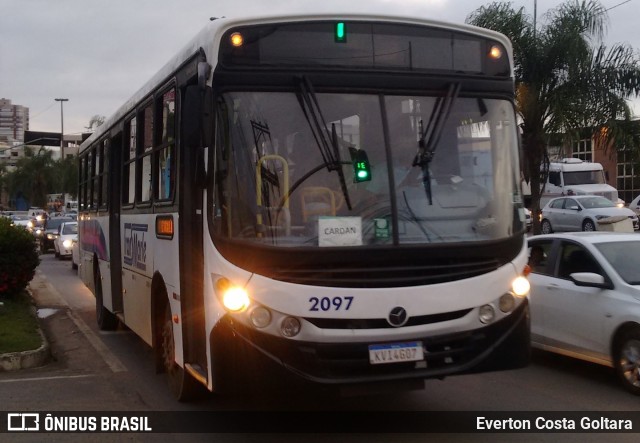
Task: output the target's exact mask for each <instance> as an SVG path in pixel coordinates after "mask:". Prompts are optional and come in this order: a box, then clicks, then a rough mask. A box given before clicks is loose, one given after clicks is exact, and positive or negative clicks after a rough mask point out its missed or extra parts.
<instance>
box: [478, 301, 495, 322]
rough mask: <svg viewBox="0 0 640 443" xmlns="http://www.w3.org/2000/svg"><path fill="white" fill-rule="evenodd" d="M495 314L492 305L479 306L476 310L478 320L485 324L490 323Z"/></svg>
mask: <svg viewBox="0 0 640 443" xmlns="http://www.w3.org/2000/svg"><path fill="white" fill-rule="evenodd" d="M495 316H496V312H495V310H494V309H493V306H491V305H483V306H480V311H479V312H478V319H479V320H480V322H482V323H484V324H485V325H486V324H487V323H491V322H492V321H493V319H494V317H495Z"/></svg>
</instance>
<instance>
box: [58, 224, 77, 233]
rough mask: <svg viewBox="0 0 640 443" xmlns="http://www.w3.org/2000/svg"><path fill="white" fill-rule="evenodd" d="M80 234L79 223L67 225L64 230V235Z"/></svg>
mask: <svg viewBox="0 0 640 443" xmlns="http://www.w3.org/2000/svg"><path fill="white" fill-rule="evenodd" d="M77 233H78V224H77V223H65V225H64V226H63V228H62V234H64V235H69V234H77Z"/></svg>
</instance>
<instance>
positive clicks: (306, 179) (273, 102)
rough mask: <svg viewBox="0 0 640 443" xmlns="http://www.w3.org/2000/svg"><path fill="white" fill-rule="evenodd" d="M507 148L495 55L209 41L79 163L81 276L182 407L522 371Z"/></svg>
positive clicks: (299, 30) (450, 31)
mask: <svg viewBox="0 0 640 443" xmlns="http://www.w3.org/2000/svg"><path fill="white" fill-rule="evenodd" d="M518 144H519V140H518V132H517V121H516V113H515V110H514V82H513V67H512V53H511V46H510V43H509V41H508V40H507V39H506V38H505V37H504V36H502V35H500V34H497V33H494V32H490V31H487V30H482V29H478V28H473V27H468V26H460V25H449V24H443V23H439V22H432V21H427V20H421V19H417V18H394V17H386V16H372V15H366V16H357V15H350V16H344V17H335V16H331V17H330V16H325V15H305V16H301V15H298V16H280V17H266V18H265V17H263V18H243V19H218V20H215V21H212V22H210V23H209V24H208V26H207V27H206V28H205V29H204V30H203V31H201V32H200V33H199V34H198V35H197V36H196V37H195V38H194V39H193V40H192V41H191V43H189V44H188V45H187V46H186V47H185V48H184V49H183V50H182V51H181V52H180V53H179V54H178V55H177V56H175V57H174V58H173V59H172V60H171V61H170V62H169V63H168V64H167V65H165V66H164V67H163V68H162V69H161V70H160V71H159V72H158V73H157V74H156V75H155V76H154V77H153V78H152V79H151V80H150V81H149V82H148V83H147V84H146V85H144V87H143V88H142V89H140V90H139V91H138V92H137V93H136V94H135V95H134V96H133V97H132V98H131V99H130V100H129V101H128V102H127V103H126V104H125V105H123V106H122V107H121V108H120V109H119V110H118V111H117V112H116V114H115V115H114V116H112V117H111V118H110V119H108V120H107V121H106V122H105V123H104V124H103V125H102V126H100V127H99V128H98V129H97V130H96V132H95V133H94V134H93V135H92V136H91V137H90V138H89V139H88V140H87V141H85V142H84V143H83V144H82V147H81V153H80V190H79V196H80V197H79V204H80V209H79V210H80V217H79V223H80V234H79V236H80V240H79V241H80V251H81V254H82V258H81V266H80V271H79V272H80V275H81V277H82V279H83V281H84V282H85V283H86V284H87V286H88V287H89V288H91V290H92V291H93V292H94V293H95V296H96V315H97V321H98V324H99V326H100V327H101V328H103V329H112V328H115V327H117V326H118V323H119V322H122V323H124V324H125V325H126V326H127V327H128V328H130V329H131V330H132V331H134V332H135V333H136V334H138V335H139V336H140V337H141V338H142V339H143V340H144V341H145V342H147V343H148V344H149V345H151V346H152V347H153V349H154V350H155V355H156V357H157V366H158V370H159V371H163V370H164V371H166V372H167V373H168V375H169V377H168V378H169V385H170V387H171V389H172V391H173V392H174V394H175V395H176V396H177V397H178V399H187V398H189V396H190V395H192V394H193V393H194V392H195V391H197V390H198V389H199V388H200V385H203V386H206V387H207V388H208V389H209V390H211V391H219V390H224V388H225V387H227V386H229V384H231V383H230V381H231V380H232V379H234V378H235V381H236V382H237V381H238V380H237V378H238V377H239V376H238V371H237V369H239V367H242V368H243V369H244V374H245V376H246V377H252V378H255V377H259V376H260V374H261V371H260V370H259V369H258V366H256V365H257V363H254V362H257V361H263V362H265V361H266V362H273V363H275V364H277V365H280V366H281V367H283V368H286V370H288V371H290V372H291V373H292V374H295V375H296V376H299V377H301V378H302V379H306V380H311V381H313V382H317V383H321V384H330V385H339V386H353V385H356V386H357V385H361V384H363V383H374V384H375V383H379V384H381V385H382V384H385V383H392V382H398V383H401V382H402V381H416V380H418V381H419V382H420V383H422V380H424V379H426V378H432V377H439V378H441V377H445V376H448V375H453V374H462V373H472V372H483V371H489V370H502V369H510V368H518V367H522V366H524V365H526V364H527V363H528V361H529V350H530V347H529V314H528V301H527V294H528V286H527V285H528V283H527V281H526V279H525V278H524V277H523V275H524V270H525V265H526V250H525V239H524V236H525V226H524V212H523V207H522V196H521V191H520V186H519V178H520V172H519V158H518ZM241 357H242V358H241ZM269 364H270V363H269ZM239 381H240V382H241V381H242V380H239Z"/></svg>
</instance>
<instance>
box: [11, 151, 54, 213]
mask: <svg viewBox="0 0 640 443" xmlns="http://www.w3.org/2000/svg"><path fill="white" fill-rule="evenodd" d="M52 154H53V153H52V151H49V150H47V149H44V148H40V149H39V150H38V152H37V153H36V152H34V151H32V150H31V149H29V148H25V157H23V158H21V159H19V160H18V161H17V163H16V169H15V170H14V171H13V172H10V173H9V174H7V175H8V177H7V190H8V191H9V195H11V196H14V197H15V196H17V195H20V194H21V195H22V196H23V197H24V198H25V199H26V200H28V201H29V202H30V203H31V205H33V206H38V207H42V208H44V207H46V205H47V194H50V193H51V189H54V186H55V177H56V175H57V171H56V169H55V167H54V161H53V158H52Z"/></svg>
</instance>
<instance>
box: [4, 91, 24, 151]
mask: <svg viewBox="0 0 640 443" xmlns="http://www.w3.org/2000/svg"><path fill="white" fill-rule="evenodd" d="M27 130H29V108H27V107H25V106H20V105H13V104H11V100H7V99H6V98H0V140H4V141H6V142H15V143H18V144H21V143H23V142H24V131H27Z"/></svg>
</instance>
